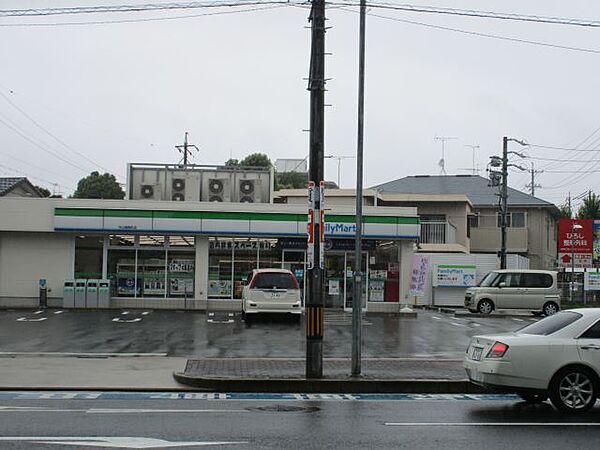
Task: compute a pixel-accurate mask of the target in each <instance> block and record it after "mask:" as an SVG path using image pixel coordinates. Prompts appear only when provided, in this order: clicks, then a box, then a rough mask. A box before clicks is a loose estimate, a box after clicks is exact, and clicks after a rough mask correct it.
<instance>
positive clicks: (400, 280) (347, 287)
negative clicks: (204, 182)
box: [0, 198, 419, 312]
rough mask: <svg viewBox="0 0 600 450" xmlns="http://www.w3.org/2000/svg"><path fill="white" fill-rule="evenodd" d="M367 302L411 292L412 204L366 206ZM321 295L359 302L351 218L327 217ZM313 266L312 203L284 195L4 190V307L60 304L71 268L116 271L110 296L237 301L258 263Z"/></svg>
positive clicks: (144, 304) (176, 303)
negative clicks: (115, 196) (81, 196)
mask: <svg viewBox="0 0 600 450" xmlns="http://www.w3.org/2000/svg"><path fill="white" fill-rule="evenodd" d="M364 213H365V215H364V245H363V254H362V258H363V267H366V268H367V269H368V270H367V276H366V282H365V283H364V292H363V298H362V299H361V300H362V304H363V308H364V309H366V310H370V311H390V312H393V311H397V310H398V305H399V304H400V303H401V302H402V301H403V300H404V299H406V298H407V296H408V288H409V286H408V285H409V272H410V269H411V259H412V254H413V246H414V242H415V240H416V239H418V236H419V222H418V218H417V215H416V210H415V209H414V208H387V207H379V208H369V207H366V208H365V211H364ZM326 221H327V225H326V234H325V236H326V244H325V248H326V257H325V280H324V282H325V286H324V292H325V304H326V306H327V307H330V308H339V309H349V308H351V304H352V284H353V277H352V275H353V271H354V266H355V261H354V241H353V238H354V230H355V224H354V221H355V217H354V215H353V213H352V210H351V209H349V208H347V207H334V208H333V209H332V210H331V211H330V213H329V214H328V215H327V217H326ZM269 267H277V268H287V269H290V270H292V271H293V272H294V273H295V275H296V277H297V278H298V280H299V282H300V284H301V286H304V285H305V282H306V281H305V274H306V210H305V209H304V208H302V207H298V206H297V205H284V204H231V203H229V204H227V203H173V202H168V203H167V202H150V201H133V200H120V201H117V200H74V199H23V198H19V199H0V306H12V307H14V306H33V305H35V304H37V299H38V284H39V280H41V279H43V280H46V282H47V285H48V287H49V289H50V291H49V294H48V296H49V304H50V305H53V304H55V305H61V304H62V294H63V293H62V286H63V283H64V281H65V280H69V279H81V280H83V279H108V280H110V285H111V287H110V294H111V301H110V305H111V307H116V308H122V307H127V308H133V307H140V308H177V309H181V308H184V309H206V308H207V307H208V308H211V309H232V310H235V309H239V308H240V307H241V302H240V298H241V291H242V285H243V282H244V280H246V279H247V277H248V274H249V273H250V272H251V271H252V269H255V268H269Z"/></svg>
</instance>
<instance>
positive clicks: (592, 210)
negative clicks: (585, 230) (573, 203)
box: [577, 191, 600, 219]
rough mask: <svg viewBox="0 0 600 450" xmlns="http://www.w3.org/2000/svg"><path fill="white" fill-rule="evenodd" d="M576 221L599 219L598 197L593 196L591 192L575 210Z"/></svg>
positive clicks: (599, 201) (599, 202)
mask: <svg viewBox="0 0 600 450" xmlns="http://www.w3.org/2000/svg"><path fill="white" fill-rule="evenodd" d="M577 218H578V219H598V218H600V197H598V196H597V195H596V194H594V193H593V192H592V191H590V193H589V194H588V196H587V197H586V198H584V199H583V203H582V204H581V206H579V209H578V210H577Z"/></svg>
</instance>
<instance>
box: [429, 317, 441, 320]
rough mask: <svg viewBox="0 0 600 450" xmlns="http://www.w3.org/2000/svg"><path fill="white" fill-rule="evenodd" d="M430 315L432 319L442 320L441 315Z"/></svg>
mask: <svg viewBox="0 0 600 450" xmlns="http://www.w3.org/2000/svg"><path fill="white" fill-rule="evenodd" d="M431 317H432V318H433V319H435V320H442V318H441V317H437V316H431Z"/></svg>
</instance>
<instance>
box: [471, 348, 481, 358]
mask: <svg viewBox="0 0 600 450" xmlns="http://www.w3.org/2000/svg"><path fill="white" fill-rule="evenodd" d="M482 354H483V347H473V353H471V359H472V360H474V361H481V355H482Z"/></svg>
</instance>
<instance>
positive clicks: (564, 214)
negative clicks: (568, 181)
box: [558, 202, 573, 219]
mask: <svg viewBox="0 0 600 450" xmlns="http://www.w3.org/2000/svg"><path fill="white" fill-rule="evenodd" d="M558 211H559V214H560V218H561V219H571V218H573V212H572V211H571V207H570V206H569V202H565V203H563V204H562V205H560V206H559V207H558Z"/></svg>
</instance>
